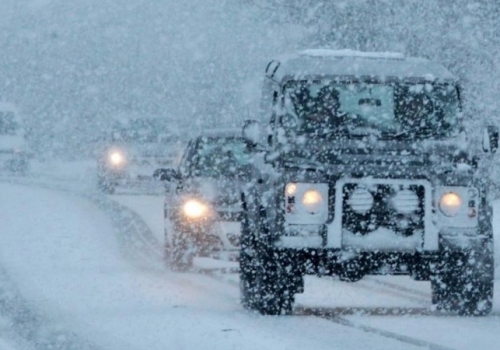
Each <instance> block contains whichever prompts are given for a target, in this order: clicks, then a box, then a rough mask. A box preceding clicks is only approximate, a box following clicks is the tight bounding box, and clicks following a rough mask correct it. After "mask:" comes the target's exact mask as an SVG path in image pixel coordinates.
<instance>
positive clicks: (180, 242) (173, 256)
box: [163, 231, 196, 272]
mask: <svg viewBox="0 0 500 350" xmlns="http://www.w3.org/2000/svg"><path fill="white" fill-rule="evenodd" d="M167 234H168V233H167V232H166V231H165V246H164V255H163V257H164V261H165V264H166V266H167V268H169V269H170V270H172V271H177V272H186V271H188V270H189V269H191V268H192V267H193V259H194V256H195V255H196V254H195V251H194V249H193V248H192V242H191V241H190V240H189V239H188V238H187V235H185V234H182V233H178V232H173V233H172V241H171V242H169V241H168V239H167Z"/></svg>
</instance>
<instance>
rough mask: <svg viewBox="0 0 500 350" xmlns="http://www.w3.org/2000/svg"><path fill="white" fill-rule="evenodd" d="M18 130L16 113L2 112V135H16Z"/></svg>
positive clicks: (0, 120) (0, 116) (0, 123)
mask: <svg viewBox="0 0 500 350" xmlns="http://www.w3.org/2000/svg"><path fill="white" fill-rule="evenodd" d="M18 128H19V125H18V124H17V122H16V121H15V117H14V113H12V112H0V135H16V133H17V129H18Z"/></svg>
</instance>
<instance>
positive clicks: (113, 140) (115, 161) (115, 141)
mask: <svg viewBox="0 0 500 350" xmlns="http://www.w3.org/2000/svg"><path fill="white" fill-rule="evenodd" d="M180 150H181V148H180V140H179V138H178V137H177V136H176V135H174V134H173V133H172V132H171V131H169V129H168V126H167V124H166V122H165V120H164V119H161V118H134V119H130V120H127V121H125V122H122V123H117V125H115V126H114V127H113V130H112V131H111V132H110V133H109V135H108V137H107V141H106V142H105V145H104V147H103V149H102V151H101V152H100V154H99V158H98V162H97V181H98V188H99V189H100V190H101V191H102V192H104V193H109V194H110V193H114V191H115V189H116V187H117V186H124V187H131V186H140V185H144V184H146V185H147V184H148V183H151V180H152V177H151V174H152V173H153V171H154V170H155V169H157V168H159V167H165V166H170V165H172V164H174V163H175V161H176V158H177V157H178V155H179V154H180Z"/></svg>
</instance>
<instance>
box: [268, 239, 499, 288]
mask: <svg viewBox="0 0 500 350" xmlns="http://www.w3.org/2000/svg"><path fill="white" fill-rule="evenodd" d="M268 253H269V255H270V256H274V257H277V256H278V257H279V259H280V260H281V262H282V263H283V264H284V265H290V266H293V268H294V269H296V270H297V271H296V272H297V273H301V274H315V275H334V274H335V275H342V274H346V273H348V272H349V271H350V272H353V271H355V273H356V274H359V275H412V276H413V277H415V278H418V279H421V280H428V279H429V277H430V276H431V275H432V274H434V273H436V272H437V271H438V269H439V268H442V266H443V262H446V261H462V262H465V261H467V259H468V257H470V256H475V257H476V259H477V257H478V256H482V257H484V259H486V260H487V259H488V258H489V257H491V256H492V241H491V238H487V237H476V238H474V239H470V240H469V241H468V244H467V245H466V246H465V245H464V246H457V245H456V242H455V241H454V240H449V239H443V238H441V239H440V241H439V249H438V250H436V251H432V252H425V251H412V252H383V251H357V252H356V251H347V250H343V249H340V248H303V249H296V248H284V247H274V248H272V249H271V250H270V251H269V252H268ZM469 260H470V259H469Z"/></svg>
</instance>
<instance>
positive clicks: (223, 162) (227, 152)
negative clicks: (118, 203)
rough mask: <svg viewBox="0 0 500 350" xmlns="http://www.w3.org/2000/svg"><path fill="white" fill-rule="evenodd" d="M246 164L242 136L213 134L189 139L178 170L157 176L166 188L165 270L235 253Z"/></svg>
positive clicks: (159, 172) (231, 132) (164, 172)
mask: <svg viewBox="0 0 500 350" xmlns="http://www.w3.org/2000/svg"><path fill="white" fill-rule="evenodd" d="M251 159H252V157H251V154H250V151H249V149H248V148H247V144H246V142H245V140H244V139H243V138H242V137H241V134H239V133H237V132H236V131H227V132H221V131H218V132H213V133H205V134H203V135H202V136H199V137H196V138H194V139H192V140H191V141H190V142H189V144H188V146H187V148H186V150H185V152H184V155H183V157H182V160H181V163H180V166H179V168H178V170H177V169H176V170H174V169H159V170H157V171H156V175H155V176H156V177H157V178H159V179H160V180H163V181H166V182H167V193H166V197H165V213H164V214H165V216H164V217H165V249H164V251H165V260H166V262H167V264H168V266H169V267H170V268H172V269H174V270H186V269H188V268H189V267H191V266H192V263H193V258H194V257H195V256H213V254H217V253H220V252H229V253H231V252H233V253H237V251H238V249H239V245H240V228H241V201H240V193H241V186H242V185H243V184H244V183H245V182H246V181H247V180H248V177H247V175H248V167H249V164H250V161H251ZM233 255H234V254H233ZM234 256H237V254H236V255H234Z"/></svg>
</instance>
